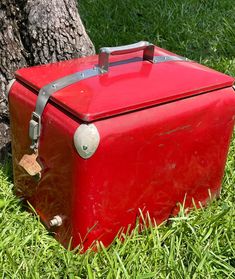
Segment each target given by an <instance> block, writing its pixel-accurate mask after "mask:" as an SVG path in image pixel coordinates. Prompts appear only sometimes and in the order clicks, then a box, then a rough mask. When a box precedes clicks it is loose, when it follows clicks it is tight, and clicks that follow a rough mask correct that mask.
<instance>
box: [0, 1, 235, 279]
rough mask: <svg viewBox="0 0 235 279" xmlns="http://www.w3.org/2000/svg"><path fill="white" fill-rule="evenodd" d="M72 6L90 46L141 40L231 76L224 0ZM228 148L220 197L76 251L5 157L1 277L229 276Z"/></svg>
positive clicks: (0, 173) (232, 229)
mask: <svg viewBox="0 0 235 279" xmlns="http://www.w3.org/2000/svg"><path fill="white" fill-rule="evenodd" d="M79 9H80V13H81V16H82V19H83V22H84V23H85V26H86V29H87V32H88V33H89V35H90V37H91V39H92V41H93V42H94V44H95V46H96V49H97V50H98V48H99V47H102V46H115V45H122V44H128V43H133V42H137V41H139V40H147V41H150V42H153V43H154V44H156V45H158V46H160V47H163V48H167V49H168V50H171V51H173V52H176V53H177V54H180V55H183V56H186V57H188V58H190V59H193V60H196V61H199V62H201V63H203V64H205V65H208V66H210V67H213V68H215V69H217V70H220V71H222V72H225V73H227V74H230V75H233V76H235V5H234V3H233V1H231V0H220V1H219V0H214V1H212V0H207V1H202V0H200V1H199V0H198V1H196V0H188V1H186V0H185V1H182V0H178V1H173V0H169V1H166V0H165V1H164V0H159V1H153V0H152V1H150V0H145V1H141V0H138V1H137V0H126V1H124V0H119V1H117V2H116V1H108V0H99V1H97V0H96V1H95V0H82V1H80V3H79ZM234 149H235V140H234V141H233V143H232V145H231V148H230V153H229V156H228V160H227V165H226V170H225V175H224V181H223V190H222V193H221V198H220V199H218V200H216V201H213V202H212V203H211V204H210V205H209V206H208V207H207V208H201V209H195V210H193V211H191V212H190V213H189V214H188V215H185V214H184V212H183V210H182V211H181V212H180V214H179V215H178V216H177V217H175V218H172V219H171V220H170V221H169V222H168V223H167V224H162V225H161V226H158V227H157V226H150V228H148V229H147V228H145V229H144V230H143V231H142V233H138V227H137V228H136V230H135V231H134V232H133V233H132V235H130V236H127V237H125V236H124V238H125V241H124V242H122V243H121V242H120V241H119V240H118V239H116V240H115V241H114V243H113V244H112V245H111V246H110V247H109V248H108V249H104V248H103V247H102V246H101V247H100V252H98V253H93V252H89V251H88V252H87V253H85V254H82V255H80V254H78V253H77V254H76V253H73V252H70V251H67V250H65V249H64V248H63V247H61V246H60V244H59V243H57V242H56V241H55V240H54V238H53V237H52V236H50V235H49V234H48V232H47V230H46V229H45V228H44V227H43V225H42V224H41V223H40V221H39V219H38V217H37V216H36V215H33V214H30V213H28V212H27V211H26V210H25V209H24V208H23V206H22V203H21V202H20V201H19V200H18V199H17V198H16V197H15V196H14V195H13V192H12V189H13V184H12V183H13V182H12V174H11V168H10V165H9V164H8V165H6V166H3V167H1V168H0V276H1V278H4V279H5V278H17V279H18V278H22V279H25V278H89V279H91V278H112V279H113V278H138V279H141V278H142V279H144V278H163V279H165V278H177V279H178V278H183V279H187V278H190V279H191V278H195V279H198V278H235V195H234V183H235V158H234V151H235V150H234Z"/></svg>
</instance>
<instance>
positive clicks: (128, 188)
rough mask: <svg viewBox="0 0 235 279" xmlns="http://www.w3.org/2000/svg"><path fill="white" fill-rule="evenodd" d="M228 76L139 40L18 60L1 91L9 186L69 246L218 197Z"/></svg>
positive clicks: (229, 126)
mask: <svg viewBox="0 0 235 279" xmlns="http://www.w3.org/2000/svg"><path fill="white" fill-rule="evenodd" d="M233 82H234V79H233V78H232V77H229V76H227V75H224V74H221V73H219V72H217V71H214V70H212V69H209V68H207V67H205V66H202V65H199V64H198V63H195V62H193V61H190V60H188V59H186V58H183V57H180V56H177V55H175V54H173V53H171V52H169V51H166V50H164V49H161V48H159V47H155V46H153V45H152V44H150V43H148V42H139V43H136V44H133V45H128V46H123V47H114V48H102V49H101V51H100V54H99V56H92V57H85V58H80V59H74V60H70V61H63V62H58V63H54V64H49V65H41V66H36V67H31V68H24V69H21V70H19V71H17V72H16V81H15V82H13V83H11V86H10V88H9V106H10V117H11V129H12V148H13V150H12V151H13V165H14V182H15V188H16V191H17V194H18V195H20V196H22V197H24V198H26V199H27V200H28V201H29V202H30V203H31V204H32V205H33V207H34V208H35V210H36V211H37V213H38V214H39V215H40V217H41V219H42V221H43V222H44V223H45V225H46V226H47V227H49V228H50V229H51V230H52V231H53V232H55V235H56V238H57V239H58V240H59V241H60V242H61V243H62V244H63V245H64V246H66V245H67V244H68V243H69V241H70V239H71V238H72V247H76V246H77V245H78V244H82V245H83V247H84V249H87V248H88V247H89V246H90V245H91V244H92V242H93V241H94V240H101V241H102V242H103V243H104V244H105V245H108V244H110V243H111V242H112V240H113V238H114V237H115V235H116V234H117V233H118V231H119V230H120V229H121V228H127V226H128V224H131V225H132V226H133V225H134V224H135V220H136V217H137V216H138V213H139V209H141V210H142V211H143V213H144V214H145V213H146V212H149V214H150V216H151V217H152V218H153V219H154V220H156V222H157V223H161V222H162V221H163V220H165V219H167V218H168V217H169V216H170V215H172V214H175V213H176V212H177V210H178V207H177V204H178V203H179V202H183V201H184V199H185V197H186V200H185V206H186V207H190V206H192V198H193V199H194V200H195V203H196V204H197V205H199V203H202V204H205V203H206V202H207V200H208V199H209V197H210V195H209V192H210V193H211V195H212V197H215V196H218V195H219V193H220V188H221V181H222V177H223V172H224V166H225V162H226V156H227V152H228V148H229V143H230V139H231V135H232V132H233V125H234V115H235V92H234V89H233V88H232V85H233Z"/></svg>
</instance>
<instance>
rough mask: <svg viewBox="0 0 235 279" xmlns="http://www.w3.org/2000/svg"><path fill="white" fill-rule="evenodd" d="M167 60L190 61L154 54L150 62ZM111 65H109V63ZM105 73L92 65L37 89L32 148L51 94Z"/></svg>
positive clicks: (33, 114)
mask: <svg viewBox="0 0 235 279" xmlns="http://www.w3.org/2000/svg"><path fill="white" fill-rule="evenodd" d="M169 61H190V60H188V59H187V58H184V57H181V56H170V55H168V56H154V58H153V61H150V62H151V63H154V64H157V63H163V62H169ZM110 66H111V65H110ZM102 74H105V73H104V72H103V71H102V70H101V69H100V68H99V67H94V68H93V69H88V70H84V71H81V72H77V73H74V74H71V75H68V76H65V77H63V78H60V79H58V80H55V81H53V82H52V83H49V84H48V85H46V86H44V87H42V88H41V89H40V91H39V94H38V98H37V102H36V107H35V111H34V112H33V113H32V116H31V120H30V122H29V137H30V138H31V139H32V145H31V148H32V149H34V150H35V149H37V148H38V140H39V137H40V134H41V116H42V113H43V111H44V109H45V107H46V104H47V102H48V100H49V98H50V97H51V95H52V94H53V93H55V92H57V91H59V90H61V89H63V88H65V87H67V86H69V85H72V84H74V83H76V82H79V81H81V80H84V79H88V78H91V77H94V76H98V75H102Z"/></svg>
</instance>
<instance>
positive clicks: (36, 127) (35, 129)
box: [29, 112, 41, 149]
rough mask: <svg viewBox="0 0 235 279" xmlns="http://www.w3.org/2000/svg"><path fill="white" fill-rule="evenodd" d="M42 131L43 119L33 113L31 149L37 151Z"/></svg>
mask: <svg viewBox="0 0 235 279" xmlns="http://www.w3.org/2000/svg"><path fill="white" fill-rule="evenodd" d="M40 130H41V117H40V116H39V115H38V114H37V113H36V112H33V113H32V116H31V120H30V122H29V137H30V138H31V139H32V144H31V146H30V148H31V149H35V148H37V147H38V138H39V136H40Z"/></svg>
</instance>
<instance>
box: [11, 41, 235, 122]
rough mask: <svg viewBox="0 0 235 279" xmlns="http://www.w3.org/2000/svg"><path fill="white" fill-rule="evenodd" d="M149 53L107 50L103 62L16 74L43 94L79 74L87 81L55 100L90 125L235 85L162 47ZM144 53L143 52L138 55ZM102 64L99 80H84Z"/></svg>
mask: <svg viewBox="0 0 235 279" xmlns="http://www.w3.org/2000/svg"><path fill="white" fill-rule="evenodd" d="M142 43H143V42H142ZM149 45H151V44H149ZM151 46H152V45H151ZM144 48H145V47H142V48H135V50H134V51H135V53H130V52H132V51H127V49H128V50H129V49H130V48H126V49H124V50H125V51H123V48H121V47H119V48H105V49H103V51H102V52H101V54H100V56H99V58H100V60H99V62H98V56H97V55H96V56H90V57H84V58H79V59H73V60H69V61H63V62H58V63H53V64H48V65H41V66H34V67H30V68H23V69H20V70H18V71H17V72H16V79H17V80H19V81H21V82H23V83H24V84H26V85H27V86H29V87H30V88H32V89H33V91H34V92H35V93H37V92H38V91H39V90H40V89H41V88H42V87H44V86H46V85H48V84H50V83H52V82H54V81H55V80H58V79H61V78H64V77H66V76H68V75H71V74H74V73H77V72H78V74H81V75H83V77H84V79H82V80H80V81H78V82H75V83H73V84H71V85H67V86H66V87H64V88H62V89H60V90H58V91H56V92H54V93H53V94H52V95H51V97H50V100H51V101H52V102H54V103H55V104H57V105H58V106H59V107H62V108H63V109H65V110H66V111H69V112H70V113H72V114H73V115H75V116H76V117H78V118H79V119H81V120H83V121H86V122H90V121H94V120H97V119H101V118H105V117H110V116H113V115H117V114H122V113H126V112H129V111H133V110H138V109H142V108H145V107H148V106H153V105H158V104H161V103H166V102H170V101H174V100H177V99H181V98H185V97H189V96H193V95H196V94H200V93H205V92H210V91H212V90H216V89H220V88H223V87H228V86H232V85H233V83H234V79H233V78H232V77H230V76H227V75H225V74H222V73H219V72H217V71H215V70H212V69H209V68H207V67H205V66H202V65H200V64H198V63H196V62H193V61H190V60H185V59H183V58H181V57H179V56H177V55H175V54H173V53H171V52H169V51H166V50H163V49H161V48H159V47H153V48H152V51H153V52H152V54H151V49H148V50H147V51H146V50H145V49H144ZM133 49H134V48H132V50H133ZM139 49H141V51H136V50H139ZM142 50H144V56H143V51H142ZM123 53H124V54H123ZM110 54H119V55H118V56H116V55H112V56H110V61H109V60H108V59H109V55H110ZM151 55H154V60H152V61H150V60H151V59H149V57H150V56H151ZM153 62H155V63H153ZM98 63H99V65H100V64H101V65H102V67H101V68H99V69H101V70H100V71H99V72H98V71H97V74H96V75H93V76H90V77H89V74H88V75H87V76H84V74H83V73H85V75H86V73H89V72H92V69H93V72H94V66H96V67H97V64H98ZM108 63H109V64H108ZM108 66H109V68H108V69H107V67H108ZM95 69H97V68H95ZM89 70H91V71H89ZM106 70H108V71H107V72H105V71H106ZM83 71H85V72H83ZM95 71H96V70H95ZM102 71H103V72H104V73H102Z"/></svg>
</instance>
